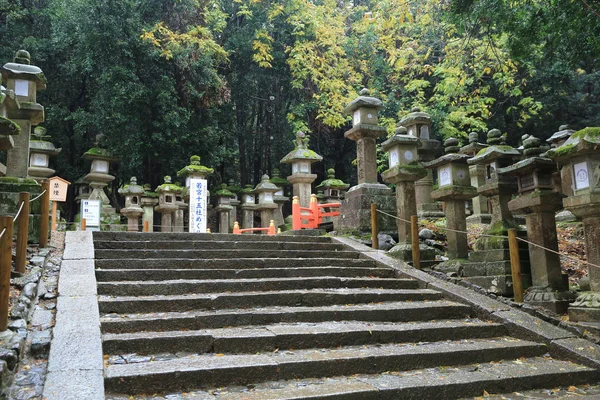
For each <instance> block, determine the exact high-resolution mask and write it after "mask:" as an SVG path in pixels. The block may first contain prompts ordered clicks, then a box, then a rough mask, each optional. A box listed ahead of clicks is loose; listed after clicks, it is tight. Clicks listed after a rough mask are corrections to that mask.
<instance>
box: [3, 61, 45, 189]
mask: <svg viewBox="0 0 600 400" xmlns="http://www.w3.org/2000/svg"><path fill="white" fill-rule="evenodd" d="M1 72H2V79H3V80H4V82H5V84H6V88H7V90H11V91H13V92H14V94H15V97H16V100H18V101H19V105H20V106H19V108H18V109H15V110H14V113H11V114H9V115H6V117H8V118H10V119H12V120H13V121H14V122H16V123H17V124H18V125H19V126H20V128H21V134H20V135H18V136H16V137H15V138H14V143H15V147H14V148H13V149H12V150H9V151H8V156H7V163H6V165H7V171H6V174H7V175H9V176H13V177H17V178H26V177H27V167H28V160H29V140H30V135H31V127H32V126H35V125H38V124H39V123H41V122H43V121H44V107H43V106H42V105H41V104H39V103H38V102H37V91H38V90H41V89H45V88H46V78H45V77H44V73H43V72H42V70H41V69H39V68H38V67H36V66H34V65H31V56H30V55H29V53H28V52H27V51H25V50H19V51H17V53H16V55H15V59H14V62H12V63H7V64H4V66H3V67H2V69H1Z"/></svg>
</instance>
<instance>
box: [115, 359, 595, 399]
mask: <svg viewBox="0 0 600 400" xmlns="http://www.w3.org/2000/svg"><path fill="white" fill-rule="evenodd" d="M597 380H598V378H597V371H595V370H593V369H590V368H587V367H583V366H580V365H575V364H573V363H570V362H567V361H559V360H553V359H549V358H546V357H532V358H527V359H523V360H509V361H504V362H502V363H487V364H471V365H468V366H458V367H442V368H432V369H418V370H410V371H396V370H393V371H387V372H384V373H383V374H376V375H354V376H337V377H333V378H322V379H303V380H302V381H298V380H288V381H278V382H266V383H260V384H257V385H252V386H251V387H250V388H248V387H245V386H243V387H237V388H236V387H232V388H219V389H216V390H211V391H193V392H189V393H187V394H186V395H187V396H188V397H189V398H193V399H202V400H217V399H218V400H299V399H330V400H334V399H361V400H398V399H415V400H421V399H436V400H438V399H439V400H444V399H457V398H473V397H477V398H484V397H483V393H484V391H485V392H487V393H490V394H497V393H508V394H507V395H505V396H501V397H500V398H502V399H510V398H519V399H521V398H525V397H524V396H521V395H517V394H515V392H523V391H526V390H532V389H539V388H544V387H548V386H550V387H554V386H557V385H558V384H559V382H560V383H561V384H562V383H564V385H565V386H571V385H573V386H575V385H581V384H586V383H589V382H594V381H597ZM540 395H541V397H537V396H536V398H542V397H543V398H546V397H547V396H546V395H542V394H540ZM548 396H549V395H548ZM549 397H552V398H555V397H554V396H549ZM549 397H548V398H549ZM117 398H118V397H115V399H117ZM136 398H137V397H136ZM153 398H154V397H153ZM161 398H162V397H161ZM494 398H495V397H494ZM574 398H589V399H590V400H591V399H592V397H581V396H579V395H575V397H574ZM594 398H595V397H594ZM112 399H113V398H111V397H110V396H108V397H107V400H112Z"/></svg>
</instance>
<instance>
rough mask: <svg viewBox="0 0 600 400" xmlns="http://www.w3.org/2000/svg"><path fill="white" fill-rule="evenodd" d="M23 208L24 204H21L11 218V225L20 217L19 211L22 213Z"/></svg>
mask: <svg viewBox="0 0 600 400" xmlns="http://www.w3.org/2000/svg"><path fill="white" fill-rule="evenodd" d="M24 206H25V203H23V202H21V207H19V211H17V213H16V214H15V216H14V217H13V223H14V222H17V220H18V219H19V215H21V211H23V207H24Z"/></svg>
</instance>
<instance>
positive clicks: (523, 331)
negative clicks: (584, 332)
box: [490, 310, 575, 344]
mask: <svg viewBox="0 0 600 400" xmlns="http://www.w3.org/2000/svg"><path fill="white" fill-rule="evenodd" d="M490 318H491V319H492V321H494V322H498V323H503V324H504V326H506V328H507V329H508V333H509V334H510V335H513V336H516V337H519V338H525V339H528V340H535V341H538V342H543V343H546V344H549V343H550V342H551V341H553V340H557V339H566V338H573V337H575V334H573V333H571V332H569V331H567V330H564V329H562V328H559V327H557V326H554V325H552V324H550V323H548V322H546V321H543V320H541V319H540V318H536V317H534V316H532V315H529V314H527V313H525V312H523V311H519V310H510V311H499V312H496V313H494V314H492V315H491V317H490Z"/></svg>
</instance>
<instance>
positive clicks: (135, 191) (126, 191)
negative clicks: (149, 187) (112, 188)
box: [119, 176, 145, 196]
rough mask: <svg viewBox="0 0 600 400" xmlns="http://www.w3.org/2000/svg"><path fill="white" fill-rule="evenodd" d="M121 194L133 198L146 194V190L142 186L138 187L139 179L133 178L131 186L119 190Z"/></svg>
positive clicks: (130, 182) (124, 186)
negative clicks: (133, 196) (132, 196)
mask: <svg viewBox="0 0 600 400" xmlns="http://www.w3.org/2000/svg"><path fill="white" fill-rule="evenodd" d="M119 193H120V194H122V195H123V196H131V195H139V196H142V195H143V194H144V193H145V190H144V188H143V187H142V186H140V185H138V183H137V178H136V177H135V176H132V177H131V179H130V180H129V184H126V185H123V186H122V187H121V188H120V189H119Z"/></svg>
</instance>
